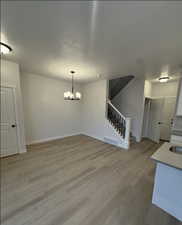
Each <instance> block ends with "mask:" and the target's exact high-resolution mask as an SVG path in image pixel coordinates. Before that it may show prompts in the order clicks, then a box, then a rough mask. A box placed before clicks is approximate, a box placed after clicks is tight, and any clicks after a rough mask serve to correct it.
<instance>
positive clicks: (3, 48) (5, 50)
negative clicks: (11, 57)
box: [0, 42, 12, 54]
mask: <svg viewBox="0 0 182 225" xmlns="http://www.w3.org/2000/svg"><path fill="white" fill-rule="evenodd" d="M0 45H1V54H8V53H10V52H11V51H12V48H11V47H10V46H9V45H7V44H5V43H3V42H0Z"/></svg>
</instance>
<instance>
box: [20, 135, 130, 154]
mask: <svg viewBox="0 0 182 225" xmlns="http://www.w3.org/2000/svg"><path fill="white" fill-rule="evenodd" d="M75 135H86V136H89V137H92V138H95V139H97V140H99V141H102V142H104V143H108V144H112V145H114V146H117V147H119V148H123V149H126V150H127V149H128V144H127V143H125V142H124V141H123V142H122V143H118V142H117V141H116V142H117V143H116V144H115V143H114V142H113V143H110V142H108V141H107V140H106V139H104V138H101V137H97V136H94V135H90V134H87V133H84V132H80V133H74V134H69V135H62V136H56V137H48V138H44V139H39V140H34V141H30V142H28V143H27V145H33V144H40V143H44V142H48V141H54V140H58V139H62V138H66V137H71V136H75ZM23 152H26V149H25V151H22V152H21V153H23Z"/></svg>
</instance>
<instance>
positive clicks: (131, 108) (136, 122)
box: [112, 78, 145, 141]
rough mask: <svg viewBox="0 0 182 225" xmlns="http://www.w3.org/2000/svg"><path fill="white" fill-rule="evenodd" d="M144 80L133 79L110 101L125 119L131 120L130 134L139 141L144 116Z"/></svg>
mask: <svg viewBox="0 0 182 225" xmlns="http://www.w3.org/2000/svg"><path fill="white" fill-rule="evenodd" d="M144 83H145V81H144V79H138V78H134V79H133V80H132V81H130V82H129V84H128V85H127V86H126V87H124V89H123V90H121V91H120V93H119V94H118V95H117V96H116V97H115V98H114V99H113V100H112V102H113V104H114V105H115V106H116V107H117V108H118V109H119V111H120V112H121V113H122V114H123V115H124V116H126V117H130V118H132V121H131V133H132V135H133V136H134V137H136V140H137V141H140V140H141V136H142V125H143V114H144Z"/></svg>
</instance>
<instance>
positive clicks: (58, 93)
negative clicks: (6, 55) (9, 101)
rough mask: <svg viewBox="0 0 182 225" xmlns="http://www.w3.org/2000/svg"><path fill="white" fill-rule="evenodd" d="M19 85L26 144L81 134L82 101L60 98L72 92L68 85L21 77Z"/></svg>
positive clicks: (50, 80) (35, 77)
mask: <svg viewBox="0 0 182 225" xmlns="http://www.w3.org/2000/svg"><path fill="white" fill-rule="evenodd" d="M21 84H22V93H23V106H24V112H25V128H26V143H27V144H30V143H36V142H41V141H45V140H49V139H54V138H59V137H64V136H70V135H75V134H79V133H80V132H81V130H80V118H81V110H82V107H81V105H82V102H81V101H65V100H64V99H63V93H64V91H68V90H70V89H71V83H68V82H64V81H60V80H56V79H51V78H47V77H43V76H39V75H35V74H22V76H21ZM76 88H77V89H80V87H78V86H76Z"/></svg>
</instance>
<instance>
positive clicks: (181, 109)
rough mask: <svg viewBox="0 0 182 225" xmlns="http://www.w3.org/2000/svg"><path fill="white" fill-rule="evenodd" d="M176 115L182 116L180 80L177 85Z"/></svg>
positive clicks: (181, 86)
mask: <svg viewBox="0 0 182 225" xmlns="http://www.w3.org/2000/svg"><path fill="white" fill-rule="evenodd" d="M176 115H177V116H182V80H181V81H180V85H179V93H178V100H177V108H176Z"/></svg>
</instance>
